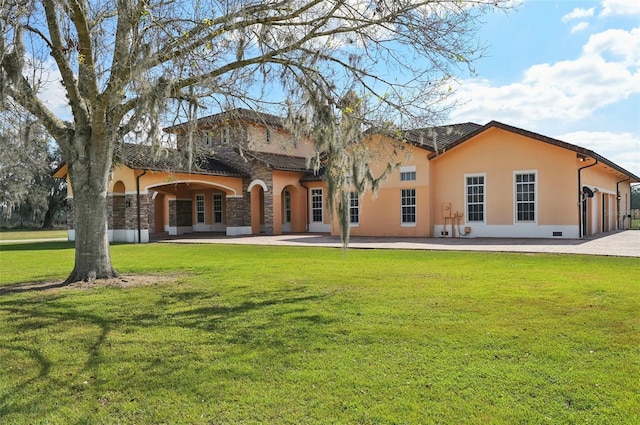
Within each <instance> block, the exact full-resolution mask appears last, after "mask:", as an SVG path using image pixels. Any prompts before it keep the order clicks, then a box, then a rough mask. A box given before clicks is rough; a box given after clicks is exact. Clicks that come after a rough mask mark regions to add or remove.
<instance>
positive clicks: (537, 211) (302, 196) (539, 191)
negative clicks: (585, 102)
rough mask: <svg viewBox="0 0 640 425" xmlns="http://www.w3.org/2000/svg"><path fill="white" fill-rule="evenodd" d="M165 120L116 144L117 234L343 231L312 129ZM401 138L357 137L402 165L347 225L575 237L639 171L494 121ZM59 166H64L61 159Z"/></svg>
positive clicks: (598, 223) (261, 117)
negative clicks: (160, 140) (317, 166)
mask: <svg viewBox="0 0 640 425" xmlns="http://www.w3.org/2000/svg"><path fill="white" fill-rule="evenodd" d="M165 131H167V132H169V133H172V134H175V136H176V140H177V149H162V148H160V149H155V150H154V149H152V148H150V147H144V146H140V145H131V144H125V145H124V146H123V147H122V148H121V150H120V151H119V152H118V158H119V161H118V163H117V165H116V166H115V167H114V170H113V176H112V178H111V181H110V183H109V196H110V197H111V199H112V202H111V208H110V209H109V212H108V217H109V234H110V238H111V240H112V241H125V242H137V241H141V242H148V241H149V237H150V236H149V235H150V234H154V233H167V234H169V235H181V234H185V233H193V232H221V233H224V234H226V235H244V234H282V233H290V232H292V233H298V232H314V233H331V234H334V235H337V234H339V228H338V224H337V220H332V219H331V215H330V214H329V212H328V210H327V206H326V205H327V204H326V196H327V189H326V186H325V184H324V183H323V181H322V178H321V176H320V175H319V174H318V173H316V172H315V171H314V170H313V169H312V168H311V167H310V166H309V164H308V161H307V158H308V157H310V156H311V155H313V152H314V150H313V142H312V140H310V139H309V138H305V137H296V136H294V135H293V134H292V133H291V132H289V131H287V129H286V126H285V125H284V122H283V120H282V118H280V117H277V116H274V115H269V114H263V113H255V112H252V111H249V110H246V109H235V110H231V111H227V112H222V113H219V114H215V115H212V116H209V117H205V118H201V119H200V120H198V121H197V131H196V132H195V133H191V134H192V136H189V132H188V131H187V126H186V124H180V125H177V126H173V127H169V128H167V129H165ZM400 138H401V139H402V143H403V146H404V149H403V152H402V154H401V153H398V152H396V151H395V150H394V149H392V148H391V146H394V144H395V142H397V141H398V140H393V139H391V138H389V136H385V135H382V134H377V133H376V132H370V133H369V134H368V135H367V137H366V138H365V140H364V141H363V143H366V144H367V146H368V148H369V149H373V150H378V151H379V153H380V155H381V156H384V157H386V158H389V157H392V158H394V157H397V159H398V161H399V162H401V164H400V166H399V167H398V168H397V169H395V170H394V171H393V172H392V174H391V175H390V176H388V177H387V178H386V179H385V180H384V182H383V183H382V184H381V186H380V188H379V190H378V191H377V192H376V193H375V194H372V193H371V192H367V193H365V194H363V195H361V196H357V194H355V193H352V194H351V198H350V225H351V229H350V230H351V234H352V235H354V236H401V237H525V238H581V237H584V236H588V235H593V234H597V233H602V232H608V231H612V230H618V229H627V228H629V226H630V215H629V214H630V205H631V199H630V197H631V184H632V183H638V182H640V178H639V177H638V176H637V175H634V174H633V173H630V172H629V171H627V170H625V169H623V168H622V167H620V166H618V165H616V164H614V163H613V162H611V161H609V160H608V159H606V158H604V157H602V156H600V155H598V154H597V153H595V152H593V151H591V150H588V149H585V148H582V147H579V146H576V145H572V144H569V143H565V142H563V141H560V140H557V139H553V138H550V137H546V136H543V135H540V134H536V133H533V132H530V131H526V130H523V129H519V128H516V127H512V126H509V125H506V124H503V123H500V122H496V121H492V122H490V123H488V124H486V125H479V124H474V123H463V124H456V125H449V126H442V127H433V128H425V129H419V130H411V131H406V132H403V133H402V135H401V137H400ZM189 146H191V147H192V149H187V148H188V147H189ZM400 155H402V156H400ZM384 165H386V164H379V165H376V164H373V168H374V169H375V168H376V167H377V168H379V169H380V170H378V171H381V168H382V167H383V166H384ZM55 175H56V176H57V177H66V169H65V167H62V168H61V169H59V170H58V171H57V172H56V174H55ZM69 198H70V201H71V204H72V200H73V194H72V193H71V192H70V193H69ZM69 238H70V239H74V238H75V235H74V230H73V214H72V213H71V214H69Z"/></svg>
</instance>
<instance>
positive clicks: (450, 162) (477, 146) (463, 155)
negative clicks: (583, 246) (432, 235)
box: [431, 128, 578, 225]
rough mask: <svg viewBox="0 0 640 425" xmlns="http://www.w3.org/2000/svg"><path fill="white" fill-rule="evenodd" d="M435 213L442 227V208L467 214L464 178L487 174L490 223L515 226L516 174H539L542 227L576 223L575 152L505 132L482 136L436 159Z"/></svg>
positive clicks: (538, 190)
mask: <svg viewBox="0 0 640 425" xmlns="http://www.w3.org/2000/svg"><path fill="white" fill-rule="evenodd" d="M431 162H432V168H431V173H432V174H431V175H432V187H433V197H432V199H433V204H432V211H431V213H432V214H433V217H434V222H435V224H443V222H444V220H443V218H442V213H441V204H442V203H443V202H451V207H452V211H453V212H454V213H455V212H456V211H457V212H460V213H462V214H464V221H465V222H466V211H465V176H466V175H469V174H483V175H485V189H486V193H485V196H486V198H485V203H486V215H485V224H487V225H512V224H514V222H515V211H514V210H515V206H514V204H515V202H514V196H515V188H514V173H515V172H526V171H531V172H535V173H536V174H537V198H538V204H537V214H536V215H537V217H536V224H538V225H546V224H549V225H551V224H553V225H577V223H578V209H577V205H576V202H577V172H576V154H575V153H574V152H572V151H569V150H566V149H562V148H559V147H556V146H553V145H550V144H547V143H543V142H540V141H536V140H532V139H530V138H527V137H523V136H521V135H518V134H514V133H511V132H507V131H504V130H501V129H495V128H492V129H489V130H487V131H485V132H483V133H481V134H480V135H478V136H476V137H474V138H473V139H470V140H468V141H466V142H465V143H463V144H461V145H459V146H457V147H455V148H453V149H452V150H450V151H449V152H445V153H444V154H442V155H440V156H438V157H435V158H433V159H432V161H431Z"/></svg>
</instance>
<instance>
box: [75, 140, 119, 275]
mask: <svg viewBox="0 0 640 425" xmlns="http://www.w3.org/2000/svg"><path fill="white" fill-rule="evenodd" d="M96 150H97V149H96ZM92 153H93V154H94V155H90V156H89V157H91V160H89V159H87V158H83V159H77V160H76V161H75V162H74V163H73V164H72V165H71V166H70V167H69V179H70V181H71V186H72V189H73V208H74V215H75V232H76V234H75V239H76V244H75V245H76V255H75V266H74V268H73V271H72V272H71V275H70V276H69V277H68V278H67V280H66V283H72V282H79V281H85V282H90V281H93V280H96V279H110V278H113V277H117V276H118V272H116V271H115V270H114V268H113V266H112V265H111V253H110V251H109V234H108V219H107V185H108V175H109V172H108V170H109V167H110V164H111V161H110V160H109V159H108V154H106V153H104V154H103V155H100V154H99V153H98V152H95V151H94V152H92Z"/></svg>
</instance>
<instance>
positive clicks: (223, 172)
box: [116, 143, 245, 177]
mask: <svg viewBox="0 0 640 425" xmlns="http://www.w3.org/2000/svg"><path fill="white" fill-rule="evenodd" d="M116 158H117V160H118V161H119V162H120V163H122V164H124V165H126V166H127V167H130V168H134V169H138V170H141V169H146V170H154V171H171V172H179V173H191V174H209V175H216V176H230V177H244V176H245V173H243V172H241V171H239V170H237V169H235V168H234V167H232V166H231V165H229V164H227V163H225V162H224V161H223V160H221V159H220V158H216V157H214V156H211V155H194V157H193V158H192V163H191V167H189V156H188V154H187V152H184V151H179V150H176V149H168V148H158V147H153V146H145V145H136V144H131V143H125V144H124V145H123V146H119V147H118V148H117V149H116Z"/></svg>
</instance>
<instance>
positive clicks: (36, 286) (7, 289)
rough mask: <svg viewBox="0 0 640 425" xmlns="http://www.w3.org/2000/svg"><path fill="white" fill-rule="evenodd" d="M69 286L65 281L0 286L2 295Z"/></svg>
mask: <svg viewBox="0 0 640 425" xmlns="http://www.w3.org/2000/svg"><path fill="white" fill-rule="evenodd" d="M65 286H67V283H65V282H64V281H62V280H61V281H60V282H48V281H45V282H35V283H16V284H13V285H6V286H0V295H3V294H11V293H14V294H17V293H22V292H38V291H48V290H49V289H57V288H63V287H65Z"/></svg>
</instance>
